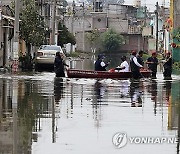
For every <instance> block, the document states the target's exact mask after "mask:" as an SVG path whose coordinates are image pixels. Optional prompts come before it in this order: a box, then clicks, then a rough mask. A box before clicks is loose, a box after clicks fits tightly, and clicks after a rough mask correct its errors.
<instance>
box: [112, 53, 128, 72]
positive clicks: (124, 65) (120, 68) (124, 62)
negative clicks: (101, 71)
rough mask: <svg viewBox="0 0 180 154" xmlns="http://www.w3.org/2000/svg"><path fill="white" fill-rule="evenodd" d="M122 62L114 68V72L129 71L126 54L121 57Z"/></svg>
mask: <svg viewBox="0 0 180 154" xmlns="http://www.w3.org/2000/svg"><path fill="white" fill-rule="evenodd" d="M121 60H122V63H121V65H120V66H118V67H116V68H115V72H129V64H128V62H127V60H126V56H122V57H121Z"/></svg>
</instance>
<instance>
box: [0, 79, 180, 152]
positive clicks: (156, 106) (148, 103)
mask: <svg viewBox="0 0 180 154" xmlns="http://www.w3.org/2000/svg"><path fill="white" fill-rule="evenodd" d="M0 84H1V85H2V86H1V87H0V153H14V154H15V153H17V154H21V153H31V152H32V153H37V154H41V153H46V150H48V149H51V150H52V153H53V152H54V153H59V152H62V153H71V152H72V151H73V152H74V153H76V150H74V149H77V150H79V151H80V150H83V149H84V150H83V152H82V151H80V152H79V151H77V153H84V152H85V151H86V149H87V148H88V145H87V146H86V144H85V141H86V139H87V137H88V140H90V141H89V142H90V143H91V144H92V146H93V147H96V150H98V153H106V150H108V152H107V153H119V151H118V152H117V151H115V150H117V149H115V148H113V147H112V148H110V146H112V145H111V144H112V143H111V138H112V135H113V134H114V133H115V132H116V131H121V130H124V131H127V132H128V133H131V135H132V136H135V135H136V133H137V134H138V133H139V134H141V133H142V135H144V136H148V135H149V133H150V135H152V136H155V135H157V136H158V135H162V134H163V135H170V136H174V134H175V132H176V133H177V136H178V137H179V136H180V112H179V110H180V105H179V100H180V82H179V81H161V82H158V81H157V80H149V81H139V82H130V81H129V80H120V81H119V80H87V79H84V80H83V79H82V80H78V79H72V80H71V79H69V80H66V79H62V78H54V76H53V78H52V79H49V80H48V81H44V80H38V81H37V80H35V79H30V78H28V79H25V78H23V79H21V80H14V79H0ZM13 89H16V91H13ZM16 92H17V93H16ZM15 93H16V94H17V98H15V97H14V94H15ZM13 99H17V104H16V103H14V100H13ZM15 104H16V105H17V106H16V105H15ZM130 104H131V105H130ZM152 104H153V105H152ZM131 106H132V107H133V108H131ZM134 107H137V108H134ZM138 107H142V109H143V113H142V112H139V111H140V110H141V108H138ZM139 109H140V110H139ZM153 110H154V112H153ZM69 115H70V116H71V118H69ZM132 117H133V118H132ZM136 119H138V120H137V121H136ZM142 119H143V120H142ZM162 119H163V120H162ZM167 126H168V127H167ZM97 128H98V131H97ZM132 130H136V131H134V132H133V131H132ZM87 133H88V134H90V135H87ZM74 136H75V137H74ZM102 136H103V137H102ZM76 137H77V138H78V139H77V140H76ZM102 143H103V145H104V144H105V146H103V148H104V149H103V148H99V147H100V145H102ZM52 146H53V147H55V149H56V150H57V151H54V149H53V148H52ZM162 146H163V148H165V149H168V150H169V151H174V152H176V153H177V154H179V142H178V143H177V146H176V147H172V146H169V145H165V146H164V145H162ZM42 147H43V148H42ZM106 147H108V148H106ZM131 147H132V148H133V146H132V145H128V146H127V147H125V148H126V149H130V150H129V151H130V152H124V153H131V152H132V151H131ZM136 147H137V149H141V148H142V149H143V146H141V145H137V146H136ZM125 148H124V149H125ZM67 149H68V150H67ZM69 149H70V150H69ZM99 149H100V150H99ZM126 149H125V150H126ZM157 149H158V148H157ZM157 149H156V147H155V146H152V151H153V152H152V153H156V151H157ZM69 151H70V152H69ZM137 151H138V150H137ZM137 151H136V149H135V153H136V152H137ZM154 151H155V152H154ZM86 152H87V153H94V151H91V149H89V151H86ZM157 153H166V150H164V149H161V151H158V152H157ZM167 153H168V152H167ZM172 153H173V152H172Z"/></svg>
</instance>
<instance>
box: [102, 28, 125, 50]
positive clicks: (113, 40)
mask: <svg viewBox="0 0 180 154" xmlns="http://www.w3.org/2000/svg"><path fill="white" fill-rule="evenodd" d="M123 42H124V38H123V36H122V35H120V34H118V33H116V32H115V31H113V30H112V29H110V30H108V31H107V32H105V33H104V34H103V35H102V43H103V45H104V46H105V49H106V51H111V52H113V51H116V50H117V49H118V48H119V47H120V46H121V45H122V44H123Z"/></svg>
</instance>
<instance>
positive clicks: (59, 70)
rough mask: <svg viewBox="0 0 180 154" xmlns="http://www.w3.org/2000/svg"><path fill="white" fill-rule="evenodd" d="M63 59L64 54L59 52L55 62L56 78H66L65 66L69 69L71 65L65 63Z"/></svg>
mask: <svg viewBox="0 0 180 154" xmlns="http://www.w3.org/2000/svg"><path fill="white" fill-rule="evenodd" d="M63 58H64V55H63V53H60V52H59V51H58V52H56V57H55V60H54V71H55V73H56V77H65V73H64V66H67V67H69V65H67V64H66V63H65V61H64V59H63Z"/></svg>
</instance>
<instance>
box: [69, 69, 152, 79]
mask: <svg viewBox="0 0 180 154" xmlns="http://www.w3.org/2000/svg"><path fill="white" fill-rule="evenodd" d="M140 72H141V74H142V76H143V77H145V78H148V77H150V76H151V71H150V70H145V69H144V70H141V71H140ZM67 76H68V78H105V79H107V78H114V79H115V78H116V79H127V78H131V77H132V74H131V72H114V71H93V70H78V69H68V70H67Z"/></svg>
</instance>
